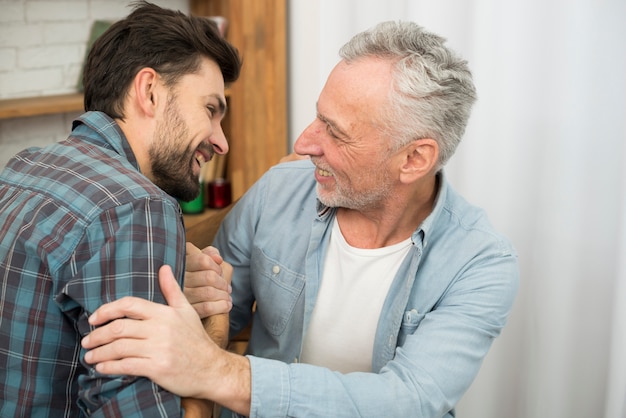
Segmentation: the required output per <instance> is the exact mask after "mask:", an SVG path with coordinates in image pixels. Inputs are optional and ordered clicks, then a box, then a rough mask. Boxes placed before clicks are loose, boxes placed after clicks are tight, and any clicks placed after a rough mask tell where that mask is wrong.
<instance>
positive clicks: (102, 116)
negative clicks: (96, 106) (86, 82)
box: [72, 111, 140, 171]
mask: <svg viewBox="0 0 626 418" xmlns="http://www.w3.org/2000/svg"><path fill="white" fill-rule="evenodd" d="M81 125H84V126H86V127H88V128H89V129H90V130H91V131H94V132H96V133H97V134H98V135H88V136H87V135H85V136H84V137H83V139H84V140H86V141H88V142H92V143H94V144H97V145H99V146H103V147H107V148H109V149H112V150H114V151H115V152H116V153H118V154H119V155H120V156H122V157H124V158H126V159H127V160H128V162H129V163H130V164H132V166H133V167H135V168H136V169H137V171H140V170H139V163H137V158H135V154H134V153H133V150H132V149H131V147H130V144H129V143H128V139H126V135H124V132H123V131H122V128H120V126H119V125H118V124H117V122H116V121H115V120H113V118H111V117H110V116H109V115H107V114H106V113H103V112H97V111H89V112H86V113H83V114H82V115H81V116H79V117H78V118H77V119H76V120H74V122H73V123H72V132H75V131H77V132H79V131H80V130H81Z"/></svg>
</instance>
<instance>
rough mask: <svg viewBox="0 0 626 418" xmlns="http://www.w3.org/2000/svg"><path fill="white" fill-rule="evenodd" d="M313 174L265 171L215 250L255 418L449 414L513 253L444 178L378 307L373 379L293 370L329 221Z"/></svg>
mask: <svg viewBox="0 0 626 418" xmlns="http://www.w3.org/2000/svg"><path fill="white" fill-rule="evenodd" d="M313 170H314V167H313V165H312V164H311V162H310V161H308V160H305V161H298V162H293V163H286V164H280V165H278V166H276V167H274V168H273V169H271V170H270V171H269V172H268V173H267V174H265V175H264V176H263V178H262V179H261V180H259V182H257V184H256V185H255V186H253V187H252V188H251V189H250V190H249V191H248V192H247V193H246V195H245V196H244V197H243V198H242V199H241V200H240V201H239V202H238V204H237V205H235V207H234V208H233V209H232V210H231V212H230V213H229V215H228V216H227V218H226V219H225V221H224V222H223V224H222V227H221V228H220V231H219V233H218V235H217V237H216V240H215V245H216V246H217V247H218V248H219V249H220V251H221V253H222V255H223V256H224V259H225V260H226V261H228V262H230V263H232V264H233V266H234V275H233V279H232V286H233V294H232V295H233V305H234V306H233V310H232V312H231V336H232V335H234V334H236V333H237V332H239V331H240V330H241V329H243V328H244V327H245V326H246V325H247V324H248V323H249V321H250V320H252V331H251V337H250V341H249V346H248V353H247V354H248V358H249V360H250V363H251V370H252V404H251V416H254V417H288V416H315V417H330V416H332V417H355V416H363V417H365V416H368V417H408V416H410V417H428V418H432V417H444V416H445V417H452V416H454V406H455V404H456V403H457V402H458V400H459V399H460V398H461V396H462V395H463V393H464V392H465V391H466V390H467V388H468V387H469V385H470V384H471V382H472V380H473V379H474V378H475V376H476V374H477V373H478V369H479V367H480V364H481V362H482V360H483V358H484V356H485V355H486V354H487V351H488V350H489V347H490V346H491V343H492V342H493V340H494V338H495V337H496V336H498V335H499V333H500V331H501V329H502V327H503V326H504V325H505V322H506V319H507V317H508V315H509V312H510V310H511V306H512V304H513V300H514V297H515V294H516V291H517V287H518V280H519V273H518V263H517V256H516V254H515V251H514V249H513V247H512V245H511V244H510V243H509V241H508V240H507V239H505V238H504V237H503V236H502V235H500V234H498V233H497V232H496V231H495V230H494V228H493V227H492V226H491V225H490V223H489V221H488V220H487V217H486V215H485V213H484V212H483V211H482V210H481V209H478V208H476V207H474V206H471V205H470V204H468V203H467V202H466V201H465V200H464V199H463V198H462V197H461V196H459V195H458V194H457V193H456V192H455V191H454V190H453V189H452V188H451V187H450V185H449V184H448V183H447V181H446V180H445V176H444V175H443V173H440V174H439V176H440V181H439V184H440V187H439V190H438V196H437V201H436V204H435V207H434V209H433V211H432V213H431V214H430V215H429V216H428V217H427V218H426V219H425V220H424V222H423V223H422V224H421V225H420V226H419V228H417V229H416V230H415V231H414V233H413V234H412V242H413V245H412V248H411V250H410V252H409V254H408V256H407V257H406V259H405V260H404V262H403V264H402V266H401V267H400V270H399V271H398V273H397V275H396V277H395V279H394V281H393V283H392V285H391V288H390V290H389V292H388V294H387V298H386V300H385V302H384V305H383V309H382V312H381V315H380V319H379V321H378V325H377V330H376V336H375V342H374V351H373V359H372V371H373V372H372V373H349V374H341V373H338V372H333V371H331V370H328V369H326V368H323V367H318V366H312V365H307V364H302V363H298V358H299V356H300V350H301V348H302V341H303V336H304V335H305V333H306V331H307V326H308V324H309V321H310V319H311V314H312V312H313V307H314V306H315V300H316V297H317V293H318V290H319V287H320V281H321V275H322V272H323V264H324V258H325V255H326V249H327V247H328V242H329V236H330V233H331V230H332V228H331V226H332V220H333V219H334V217H335V210H334V209H331V208H327V207H324V206H323V205H321V204H320V203H319V201H317V197H316V192H315V187H316V183H315V179H314V175H313ZM327 279H329V280H330V278H327ZM255 301H256V310H255V311H254V313H253V312H252V309H251V308H252V306H253V303H254V302H255ZM364 308H366V307H364ZM353 315H354V317H355V323H358V318H359V312H358V311H355V312H353ZM227 414H228V411H225V413H224V415H227Z"/></svg>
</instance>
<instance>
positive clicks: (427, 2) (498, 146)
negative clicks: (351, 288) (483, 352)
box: [0, 0, 626, 418]
mask: <svg viewBox="0 0 626 418" xmlns="http://www.w3.org/2000/svg"><path fill="white" fill-rule="evenodd" d="M155 3H157V4H160V5H163V6H165V7H170V8H175V9H180V10H182V11H187V10H188V4H187V1H185V0H160V1H155ZM127 4H128V2H126V1H117V0H116V1H104V0H100V1H95V0H65V1H62V0H40V1H30V0H0V99H1V98H11V97H21V96H37V95H42V94H57V93H63V92H68V91H72V89H74V87H75V82H76V80H77V79H78V75H79V71H80V64H81V62H82V56H83V54H84V50H85V49H84V48H85V47H84V43H85V40H86V39H87V36H88V33H89V28H90V26H91V22H92V21H93V20H94V19H117V18H120V17H123V16H124V15H126V14H127V13H128V11H129V9H128V7H127ZM287 5H288V16H287V18H288V40H287V41H288V57H287V58H288V80H287V83H288V102H289V105H288V121H289V143H290V144H293V142H294V141H295V139H296V138H297V136H298V135H299V133H300V132H301V131H302V130H303V129H304V128H305V127H306V126H307V124H308V123H310V122H311V121H312V120H313V118H314V117H315V102H316V100H317V96H318V94H319V92H320V90H321V89H322V87H323V85H324V82H325V80H326V77H327V75H328V73H329V72H330V70H331V69H332V68H333V66H334V65H335V64H336V63H337V61H338V54H337V52H338V49H339V47H340V46H341V45H342V44H343V43H344V42H346V41H347V40H348V39H349V38H350V37H351V36H352V35H353V34H355V33H356V32H358V31H361V30H364V29H366V28H368V27H370V26H372V25H374V24H376V23H377V22H379V21H382V20H413V21H415V22H417V23H419V24H420V25H422V26H424V27H425V28H427V29H429V30H431V31H433V32H436V33H438V34H440V35H442V36H444V37H446V38H447V39H448V41H449V44H450V45H451V46H452V47H453V49H455V50H456V51H457V52H459V53H460V54H461V55H462V56H463V57H464V58H465V59H467V60H468V61H469V64H470V68H471V69H472V71H473V73H474V77H475V83H476V86H477V90H478V95H479V99H478V102H477V104H476V106H475V109H474V112H473V115H472V117H471V119H470V124H469V127H468V129H467V132H466V135H465V137H464V139H463V142H462V143H461V145H460V147H459V149H458V151H457V154H456V155H455V156H454V157H453V158H452V160H451V161H450V163H449V164H448V167H447V168H446V171H447V173H448V176H449V178H450V180H451V182H452V184H453V185H454V187H455V188H456V189H457V190H459V191H460V192H461V193H462V194H463V195H465V197H466V198H467V199H468V200H469V201H470V202H472V203H474V204H476V205H478V206H482V207H484V208H485V209H486V210H487V212H488V213H489V214H490V217H491V220H492V221H493V223H494V224H495V225H496V226H497V228H498V229H499V230H501V231H502V232H504V233H505V234H506V235H507V236H508V237H509V238H510V239H511V240H512V241H513V242H514V244H515V246H516V248H517V250H518V252H519V259H520V266H521V279H522V280H521V287H520V292H519V294H518V297H517V300H516V303H515V306H514V309H513V312H512V314H511V317H510V319H509V323H508V325H507V327H506V328H505V330H504V332H503V334H502V335H501V336H500V337H499V338H498V339H497V340H496V341H495V343H494V346H493V348H492V350H491V351H490V353H489V354H488V356H487V358H486V359H485V362H484V365H483V367H482V369H481V371H480V373H479V376H478V377H477V379H476V381H475V382H474V384H473V385H472V387H471V388H470V390H469V391H468V393H467V394H466V395H465V397H464V398H463V399H462V401H461V403H460V405H459V407H458V410H457V415H458V416H459V417H463V418H501V417H507V418H509V417H510V418H545V417H550V418H596V417H598V418H599V417H603V418H625V417H626V169H625V168H624V167H625V166H626V24H625V23H624V22H626V1H624V0H569V1H566V0H526V1H524V2H521V1H519V2H502V1H498V0H464V1H459V0H437V1H433V0H385V1H374V0H312V1H306V2H304V1H298V0H287ZM68 28H69V29H68ZM16 34H17V35H16ZM20 48H22V49H23V51H22V52H19V51H20ZM29 51H30V52H29ZM53 64H55V65H56V67H57V68H58V71H57V72H55V73H52V72H50V71H49V67H50V66H51V65H53ZM44 70H46V71H44ZM51 74H54V75H51ZM75 116H76V113H67V114H60V115H46V116H36V117H30V118H16V119H6V120H2V121H0V165H1V166H4V164H5V163H6V160H8V158H9V157H10V156H11V155H12V154H14V153H15V152H17V151H19V150H21V149H22V148H25V147H26V146H30V145H42V144H45V143H49V142H52V141H56V140H59V139H62V138H65V137H66V136H67V133H68V132H69V128H70V124H71V120H72V118H74V117H75ZM450 256H451V257H453V256H454V254H451V255H450Z"/></svg>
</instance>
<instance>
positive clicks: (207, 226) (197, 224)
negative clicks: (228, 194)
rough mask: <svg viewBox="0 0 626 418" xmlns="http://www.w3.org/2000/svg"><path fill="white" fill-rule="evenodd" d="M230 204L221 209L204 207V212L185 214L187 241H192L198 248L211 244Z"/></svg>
mask: <svg viewBox="0 0 626 418" xmlns="http://www.w3.org/2000/svg"><path fill="white" fill-rule="evenodd" d="M231 206H232V205H231ZM231 206H227V207H225V208H223V209H209V208H206V209H205V210H204V212H202V213H199V214H196V215H191V214H185V215H184V218H185V231H186V232H187V241H189V242H191V243H193V244H194V245H195V246H196V247H198V248H204V247H206V246H208V245H211V243H212V242H213V237H214V236H215V234H216V233H217V229H218V228H219V226H220V223H222V219H224V216H226V214H227V213H228V211H229V210H230V208H231Z"/></svg>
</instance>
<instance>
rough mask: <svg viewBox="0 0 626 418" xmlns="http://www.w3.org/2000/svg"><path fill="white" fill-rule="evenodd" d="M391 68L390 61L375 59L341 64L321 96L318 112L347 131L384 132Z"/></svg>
mask: <svg viewBox="0 0 626 418" xmlns="http://www.w3.org/2000/svg"><path fill="white" fill-rule="evenodd" d="M392 65H393V63H392V62H390V61H386V60H381V59H375V58H362V59H358V60H355V61H351V62H349V63H348V62H346V61H341V62H340V63H339V64H337V66H335V68H334V69H333V71H332V72H331V74H330V75H329V77H328V80H327V82H326V85H325V86H324V89H323V90H322V94H320V100H319V102H318V113H319V114H321V115H322V116H323V117H324V118H325V119H326V120H327V121H329V122H333V124H334V126H336V127H338V128H341V129H342V130H344V131H347V130H349V131H354V130H362V128H365V129H367V130H372V129H373V130H375V131H382V130H384V128H385V126H386V125H387V121H386V115H387V114H388V112H387V108H388V107H389V105H390V101H389V99H390V92H391V88H392V85H391V83H392V77H391V74H392Z"/></svg>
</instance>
